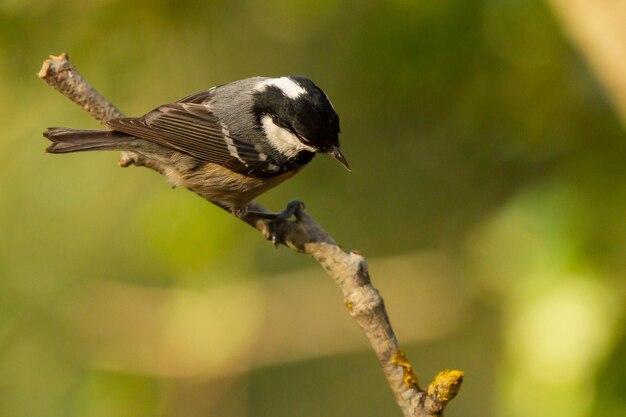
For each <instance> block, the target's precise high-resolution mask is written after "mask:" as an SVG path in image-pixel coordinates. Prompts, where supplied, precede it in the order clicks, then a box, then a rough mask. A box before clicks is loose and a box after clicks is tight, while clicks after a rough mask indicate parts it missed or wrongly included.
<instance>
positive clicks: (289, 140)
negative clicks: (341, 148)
mask: <svg viewBox="0 0 626 417" xmlns="http://www.w3.org/2000/svg"><path fill="white" fill-rule="evenodd" d="M261 123H262V125H263V130H265V136H267V140H268V142H269V143H270V145H272V147H273V148H274V149H276V150H277V151H278V152H280V153H281V154H282V155H285V156H286V157H288V158H293V157H295V156H296V155H298V153H299V152H301V151H309V152H315V148H313V147H311V146H309V145H305V144H304V143H302V142H300V139H298V137H297V136H296V135H294V134H293V133H291V132H290V131H288V130H287V129H285V128H284V127H280V126H278V125H276V123H274V121H273V120H272V118H271V117H270V116H263V118H261Z"/></svg>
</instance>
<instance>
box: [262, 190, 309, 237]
mask: <svg viewBox="0 0 626 417" xmlns="http://www.w3.org/2000/svg"><path fill="white" fill-rule="evenodd" d="M303 209H304V203H303V202H302V201H300V200H293V201H290V202H289V203H288V204H287V207H285V209H284V210H283V211H281V212H280V213H276V214H275V215H274V218H272V219H270V221H269V223H268V227H269V239H270V240H271V241H272V243H273V244H274V246H276V247H277V246H278V245H279V244H281V243H285V234H286V232H287V228H286V227H285V226H286V225H287V222H288V220H289V218H290V217H291V216H294V217H295V218H296V221H298V220H300V214H301V213H302V210H303Z"/></svg>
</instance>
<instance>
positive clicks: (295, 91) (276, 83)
mask: <svg viewBox="0 0 626 417" xmlns="http://www.w3.org/2000/svg"><path fill="white" fill-rule="evenodd" d="M270 86H272V87H277V88H278V89H280V91H282V92H283V94H284V95H286V96H287V97H289V98H291V99H295V98H298V97H300V96H301V95H303V94H306V90H305V89H304V88H302V87H301V86H300V85H299V84H298V83H296V82H295V81H294V80H292V79H291V78H288V77H280V78H270V79H269V80H265V81H261V82H260V83H259V84H257V85H256V87H255V90H256V91H265V90H266V89H267V87H270Z"/></svg>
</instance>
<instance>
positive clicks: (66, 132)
mask: <svg viewBox="0 0 626 417" xmlns="http://www.w3.org/2000/svg"><path fill="white" fill-rule="evenodd" d="M43 135H44V136H45V137H47V138H48V139H50V141H51V142H52V144H51V145H50V146H48V148H47V149H46V152H49V153H68V152H82V151H124V150H130V148H132V142H133V141H136V140H137V139H136V138H134V137H133V136H130V135H127V134H125V133H121V132H116V131H114V130H80V129H66V128H62V127H51V128H48V129H47V130H46V131H45V132H43Z"/></svg>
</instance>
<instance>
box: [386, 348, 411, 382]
mask: <svg viewBox="0 0 626 417" xmlns="http://www.w3.org/2000/svg"><path fill="white" fill-rule="evenodd" d="M391 363H392V364H394V365H396V366H401V367H402V372H403V374H404V378H403V379H404V384H405V385H406V386H407V388H412V387H417V376H415V372H414V371H413V367H412V366H411V364H410V363H409V360H408V359H407V358H406V354H405V353H404V351H402V350H397V351H396V352H395V353H394V354H393V355H392V356H391Z"/></svg>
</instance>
